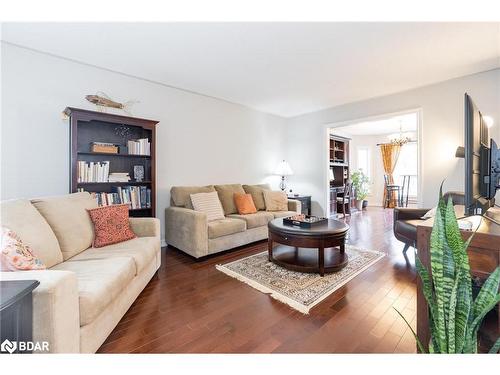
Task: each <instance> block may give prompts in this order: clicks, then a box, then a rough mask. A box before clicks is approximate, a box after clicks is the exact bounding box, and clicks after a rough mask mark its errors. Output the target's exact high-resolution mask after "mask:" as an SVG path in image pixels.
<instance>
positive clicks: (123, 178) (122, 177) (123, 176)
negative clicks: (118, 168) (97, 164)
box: [108, 172, 130, 182]
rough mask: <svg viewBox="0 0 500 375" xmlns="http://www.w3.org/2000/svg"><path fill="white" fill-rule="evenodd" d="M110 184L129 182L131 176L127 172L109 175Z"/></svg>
mask: <svg viewBox="0 0 500 375" xmlns="http://www.w3.org/2000/svg"><path fill="white" fill-rule="evenodd" d="M108 181H109V182H129V181H130V176H129V174H128V173H126V172H113V173H110V174H109V177H108Z"/></svg>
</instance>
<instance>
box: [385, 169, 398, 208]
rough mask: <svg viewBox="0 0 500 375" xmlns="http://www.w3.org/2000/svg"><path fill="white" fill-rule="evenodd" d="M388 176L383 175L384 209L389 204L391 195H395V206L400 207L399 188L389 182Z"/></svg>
mask: <svg viewBox="0 0 500 375" xmlns="http://www.w3.org/2000/svg"><path fill="white" fill-rule="evenodd" d="M389 181H390V180H389V175H387V174H384V183H385V201H384V208H388V207H389V204H390V203H391V198H392V193H396V196H397V198H396V205H397V206H399V205H400V203H401V202H400V199H401V186H399V185H397V184H394V183H390V182H389Z"/></svg>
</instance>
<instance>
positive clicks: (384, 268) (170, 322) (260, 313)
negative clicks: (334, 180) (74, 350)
mask: <svg viewBox="0 0 500 375" xmlns="http://www.w3.org/2000/svg"><path fill="white" fill-rule="evenodd" d="M346 221H347V222H348V223H349V225H350V226H351V229H350V231H349V238H348V243H349V244H351V245H355V246H359V247H365V248H368V249H374V250H379V251H383V252H385V253H386V254H387V256H386V257H385V258H384V259H382V260H381V261H379V262H378V263H376V264H375V265H373V266H372V267H370V268H369V269H367V270H366V271H365V272H363V273H361V274H360V275H358V276H357V277H355V278H354V279H353V280H351V281H349V283H347V284H346V285H345V286H343V287H342V288H340V289H339V290H337V291H336V292H334V293H333V294H332V295H330V296H329V297H328V298H327V299H325V300H324V301H323V302H322V303H320V304H319V305H317V306H316V307H314V308H313V309H312V310H311V312H310V314H309V315H303V314H301V313H299V312H298V311H295V310H293V309H291V308H289V307H288V306H286V305H284V304H282V303H280V302H278V301H275V300H274V299H272V298H271V297H269V296H268V295H266V294H263V293H261V292H259V291H257V290H255V289H253V288H251V287H249V286H247V285H245V284H243V283H241V282H239V281H237V280H235V279H233V278H230V277H228V276H226V275H225V274H223V273H221V272H219V271H217V270H216V269H215V265H216V264H218V263H227V262H230V261H232V260H235V259H239V258H242V257H245V256H248V255H251V254H255V253H258V252H261V251H266V249H267V241H262V242H259V243H256V244H251V245H248V246H244V247H242V248H238V249H235V250H232V251H230V252H226V253H223V254H219V255H215V256H211V257H209V258H206V259H202V260H199V261H196V260H194V259H193V258H191V257H189V256H187V255H185V254H183V253H182V252H180V251H178V250H176V249H172V248H164V249H162V266H161V268H160V270H159V274H158V277H157V278H153V280H151V282H150V283H149V284H148V286H147V287H146V288H145V289H144V291H143V292H142V293H141V295H140V296H139V297H138V299H137V300H136V301H135V302H134V304H133V305H132V306H131V308H130V309H129V311H128V312H127V313H126V314H125V316H124V317H123V319H122V320H121V321H120V323H119V324H118V325H117V327H116V328H115V330H114V331H113V332H112V333H111V335H110V336H109V337H108V339H107V340H106V342H105V343H104V344H103V345H102V346H101V348H100V349H99V352H101V353H124V352H125V353H353V352H357V353H373V352H399V353H414V352H415V351H416V350H415V344H414V341H413V340H412V339H413V337H412V336H411V332H410V331H409V329H408V328H407V327H406V325H405V324H404V322H402V320H401V319H400V318H399V317H398V316H397V315H396V313H395V311H394V309H393V307H395V308H398V309H399V310H400V311H401V312H402V313H403V314H404V315H405V316H406V317H407V319H408V320H409V321H411V322H412V324H413V325H415V316H416V293H415V279H416V276H415V269H414V257H413V254H409V255H408V259H405V257H404V256H403V254H402V249H403V244H402V243H400V242H399V241H397V240H396V239H395V238H394V236H393V234H392V210H390V209H385V210H384V209H381V208H373V207H370V208H369V209H368V210H367V211H363V212H357V213H354V214H353V215H352V217H349V216H348V217H347V218H346ZM408 253H412V251H411V250H410V251H408Z"/></svg>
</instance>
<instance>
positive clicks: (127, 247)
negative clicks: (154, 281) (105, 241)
mask: <svg viewBox="0 0 500 375" xmlns="http://www.w3.org/2000/svg"><path fill="white" fill-rule="evenodd" d="M159 246H160V243H159V241H158V238H156V237H137V238H134V239H133V240H129V241H125V242H120V243H116V244H114V245H109V246H104V247H99V248H95V247H91V248H90V249H87V250H85V251H82V252H81V253H80V254H78V255H76V256H74V257H73V258H71V259H70V261H79V260H96V259H113V258H121V257H130V258H132V259H133V260H134V263H135V275H137V274H139V273H140V272H141V271H142V270H143V269H144V268H146V266H147V265H148V264H149V263H151V262H152V261H153V259H154V258H155V257H156V254H157V253H158V251H159Z"/></svg>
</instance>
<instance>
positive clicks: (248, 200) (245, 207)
mask: <svg viewBox="0 0 500 375" xmlns="http://www.w3.org/2000/svg"><path fill="white" fill-rule="evenodd" d="M234 204H235V205H236V208H237V210H238V213H239V214H240V215H246V214H254V213H256V212H257V209H256V208H255V204H254V203H253V199H252V194H241V193H234Z"/></svg>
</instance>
